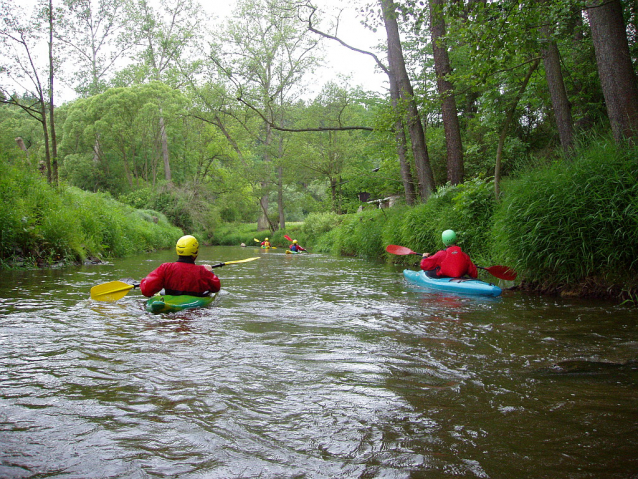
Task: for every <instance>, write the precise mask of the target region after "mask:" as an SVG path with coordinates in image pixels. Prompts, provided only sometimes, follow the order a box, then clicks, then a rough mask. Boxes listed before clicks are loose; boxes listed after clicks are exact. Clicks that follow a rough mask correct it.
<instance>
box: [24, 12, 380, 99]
mask: <svg viewBox="0 0 638 479" xmlns="http://www.w3.org/2000/svg"><path fill="white" fill-rule="evenodd" d="M22 1H23V2H24V3H25V4H26V5H28V6H31V7H32V6H33V5H35V3H36V1H35V0H22ZM56 1H57V0H56ZM151 1H153V0H151ZM235 1H236V0H199V3H200V4H201V7H202V9H203V10H204V11H205V12H206V13H207V14H208V18H209V19H210V20H211V22H214V23H219V22H220V21H221V20H222V19H223V18H224V17H226V16H229V15H230V14H231V13H232V10H233V8H234V6H235ZM364 1H365V0H349V1H344V0H314V4H315V5H317V6H318V7H319V9H321V10H323V11H324V12H325V17H324V18H326V19H328V16H329V15H333V16H336V15H337V14H338V12H339V11H342V12H341V19H340V27H339V32H338V36H339V38H341V40H343V41H344V42H346V43H347V44H349V45H351V46H353V47H355V48H359V49H361V50H366V51H372V52H374V51H375V46H376V45H378V44H379V43H380V42H381V43H383V42H384V40H385V39H384V36H383V34H384V33H385V32H384V31H382V32H377V33H374V32H372V31H371V30H369V29H367V28H365V27H364V26H363V25H361V23H360V20H359V18H358V17H357V12H356V8H355V7H354V6H353V5H355V6H356V4H357V3H359V2H364ZM326 28H327V27H326ZM308 35H316V34H314V33H311V32H308ZM324 45H325V50H326V66H325V67H323V68H320V69H317V70H316V71H315V74H314V76H315V78H316V80H317V81H316V82H314V81H313V82H312V85H311V86H310V90H311V91H310V92H308V96H311V97H312V96H314V95H313V93H314V94H316V93H319V91H320V89H321V87H322V86H323V85H324V84H325V83H326V82H327V81H330V80H336V79H337V78H338V76H339V75H344V76H346V77H350V78H351V81H350V86H352V87H356V86H361V87H362V88H363V89H364V90H369V91H373V92H378V93H384V92H386V91H387V88H388V84H387V76H386V75H385V74H384V73H382V72H380V71H379V70H378V68H377V67H376V63H375V61H374V59H373V58H372V57H370V56H369V55H364V54H362V53H357V52H353V51H352V50H350V49H348V48H346V47H344V46H342V45H341V44H339V43H338V42H336V41H334V40H328V39H324ZM382 60H385V58H382ZM75 96H76V95H75V93H74V92H73V90H72V89H71V88H70V87H69V86H67V85H63V84H61V83H58V85H57V94H56V97H57V99H58V101H61V102H62V103H64V102H66V101H70V100H73V99H74V98H75Z"/></svg>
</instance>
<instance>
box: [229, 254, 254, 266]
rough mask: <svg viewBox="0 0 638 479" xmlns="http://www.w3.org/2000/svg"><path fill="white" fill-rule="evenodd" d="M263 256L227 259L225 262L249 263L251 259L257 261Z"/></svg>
mask: <svg viewBox="0 0 638 479" xmlns="http://www.w3.org/2000/svg"><path fill="white" fill-rule="evenodd" d="M259 258H261V256H255V257H253V258H247V259H238V260H237V261H226V262H225V263H224V264H235V263H248V262H249V261H255V260H256V259H259Z"/></svg>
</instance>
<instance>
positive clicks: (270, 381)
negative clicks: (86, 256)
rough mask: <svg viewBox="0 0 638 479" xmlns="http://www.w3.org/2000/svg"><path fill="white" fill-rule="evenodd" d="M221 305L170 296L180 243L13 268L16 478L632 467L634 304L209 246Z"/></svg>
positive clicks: (1, 309)
mask: <svg viewBox="0 0 638 479" xmlns="http://www.w3.org/2000/svg"><path fill="white" fill-rule="evenodd" d="M255 255H260V256H261V259H260V260H259V261H254V262H250V263H243V264H237V265H228V266H226V267H224V268H221V269H218V270H217V273H218V274H219V276H220V278H221V280H222V292H221V293H220V295H219V296H218V298H217V300H216V302H215V304H214V305H213V306H212V307H211V308H207V309H202V310H195V311H189V312H182V313H176V314H166V315H160V316H153V315H151V314H150V313H147V312H146V311H145V310H144V302H143V299H142V297H141V296H140V294H139V291H137V290H135V291H132V292H130V293H129V294H128V295H127V296H126V297H124V298H123V299H121V300H120V301H118V302H116V303H98V302H95V301H91V300H89V299H88V291H89V289H90V288H91V286H93V285H95V284H98V283H101V282H107V281H112V280H115V279H120V278H126V277H132V278H138V279H139V278H141V277H143V276H144V275H145V274H146V273H147V272H148V271H150V270H152V269H153V268H155V267H156V266H157V265H159V264H160V263H161V262H162V261H170V260H172V259H173V258H172V254H171V253H170V252H165V253H159V254H154V255H151V256H148V255H145V256H144V257H139V258H133V259H129V260H126V261H115V262H113V264H110V265H102V266H83V267H78V268H67V269H62V270H47V271H30V272H19V273H16V272H8V273H7V274H6V275H3V276H2V278H1V279H0V362H1V368H0V386H1V389H0V406H1V407H0V477H3V478H4V477H7V478H23V477H78V478H85V477H122V478H138V477H139V478H145V477H174V478H204V477H205V478H210V477H222V478H226V477H231V478H232V477H237V478H246V477H260V478H283V477H291V478H292V477H295V478H297V477H307V478H322V477H325V478H333V477H344V478H349V477H356V478H372V477H384V478H416V477H428V478H436V477H490V478H513V477H516V478H523V477H525V478H542V477H547V478H549V477H552V478H554V477H569V478H605V477H610V478H611V477H618V478H629V477H632V474H635V473H636V472H638V454H637V453H638V434H636V432H637V431H636V425H637V424H638V412H637V408H636V404H637V399H638V388H637V385H638V371H637V369H636V368H635V367H634V363H632V362H631V361H632V360H635V359H637V358H638V328H637V326H636V321H635V319H634V318H635V311H633V310H631V309H629V308H625V307H621V306H614V305H610V304H607V303H596V302H585V301H576V300H560V299H554V298H549V299H548V298H538V297H529V296H524V295H521V294H520V293H508V292H506V294H504V295H503V296H502V297H499V298H490V299H480V298H474V297H460V296H449V295H441V294H437V293H432V292H428V291H425V290H422V289H418V288H415V287H414V286H411V285H409V284H408V283H406V282H404V280H403V277H402V275H401V270H400V269H398V268H393V267H388V266H384V265H380V264H375V263H370V262H366V261H363V260H357V259H347V258H334V257H330V256H324V255H315V254H309V255H305V254H304V255H285V254H283V251H281V252H277V250H274V251H267V252H266V251H261V250H258V249H255V248H230V247H226V248H220V247H215V248H204V249H203V250H202V252H201V255H200V262H210V263H214V262H218V261H230V260H236V259H243V258H246V257H250V256H255Z"/></svg>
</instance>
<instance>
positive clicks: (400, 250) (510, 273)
mask: <svg viewBox="0 0 638 479" xmlns="http://www.w3.org/2000/svg"><path fill="white" fill-rule="evenodd" d="M385 250H386V251H387V252H388V253H390V254H396V255H408V254H416V255H419V256H423V255H422V254H421V253H416V252H414V251H412V250H411V249H410V248H406V247H405V246H399V245H395V244H390V245H388V246H386V248H385ZM477 268H479V269H483V270H485V271H487V272H488V273H490V274H491V275H492V276H495V277H496V278H499V279H504V280H507V281H513V280H515V279H516V274H517V273H516V271H514V270H513V269H512V268H509V267H508V266H489V267H487V268H484V267H483V266H477Z"/></svg>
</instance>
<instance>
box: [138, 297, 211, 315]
mask: <svg viewBox="0 0 638 479" xmlns="http://www.w3.org/2000/svg"><path fill="white" fill-rule="evenodd" d="M215 296H217V294H213V295H210V296H189V295H187V294H182V295H179V296H171V295H168V294H164V295H161V294H156V295H155V296H152V297H151V298H150V299H149V300H148V301H147V302H146V311H148V312H150V313H155V314H159V313H175V312H177V311H184V310H185V309H193V308H203V307H206V306H208V305H209V304H210V303H212V302H213V300H214V299H215Z"/></svg>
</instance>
